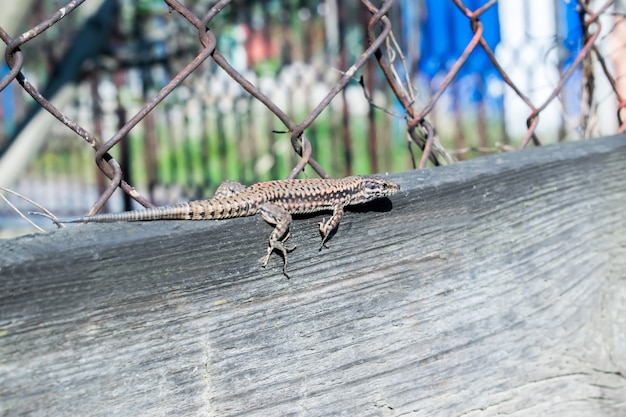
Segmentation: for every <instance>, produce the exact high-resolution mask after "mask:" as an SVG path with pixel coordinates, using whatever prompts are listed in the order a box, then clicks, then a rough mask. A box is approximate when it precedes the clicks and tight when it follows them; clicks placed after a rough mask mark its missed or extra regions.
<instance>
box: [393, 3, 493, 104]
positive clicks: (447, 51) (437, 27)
mask: <svg viewBox="0 0 626 417" xmlns="http://www.w3.org/2000/svg"><path fill="white" fill-rule="evenodd" d="M408 1H410V0H405V3H406V2H408ZM485 3H486V0H465V1H464V4H465V5H466V6H467V7H468V8H469V9H470V10H476V9H478V8H480V7H481V6H483V5H484V4H485ZM424 5H425V7H426V10H425V20H424V23H423V26H422V34H421V49H422V59H421V60H420V61H419V64H418V70H419V72H420V75H421V76H422V77H424V78H425V79H426V80H427V82H428V83H429V84H430V85H431V89H432V90H433V91H434V90H435V89H436V88H437V87H438V86H439V81H440V80H438V78H439V77H442V76H444V75H445V74H447V73H448V72H449V71H450V69H451V68H452V66H453V65H454V63H455V61H456V60H457V59H458V58H459V57H460V56H461V55H462V54H463V51H464V50H465V48H466V47H467V45H468V44H469V42H470V41H471V39H472V37H473V36H474V32H473V31H472V28H471V26H470V20H469V18H468V17H467V16H466V15H465V14H464V13H463V12H462V11H461V9H459V8H458V7H457V6H456V5H455V4H454V3H452V2H451V1H441V0H424ZM479 20H480V21H481V23H482V24H483V34H482V36H483V38H484V39H485V41H486V42H487V45H489V47H490V48H491V50H492V51H493V50H495V48H496V46H497V45H498V44H499V43H500V21H499V18H498V4H497V3H496V4H494V5H493V6H491V7H490V8H489V9H487V10H486V11H485V12H483V13H482V14H481V15H480V17H479ZM499 79H501V78H500V75H499V74H498V72H497V71H496V70H495V68H494V67H493V65H492V64H491V61H490V60H489V57H488V56H487V54H486V52H485V51H484V50H483V48H482V47H481V46H479V45H478V46H477V47H476V48H474V50H473V51H472V53H471V54H470V56H469V57H468V59H467V61H466V62H465V63H464V64H463V66H462V67H461V70H460V71H459V73H458V74H457V76H456V78H455V81H454V83H453V84H454V85H452V86H451V87H452V90H455V91H457V92H458V94H455V96H456V97H455V99H456V100H458V105H459V106H460V108H461V109H465V108H466V107H467V106H472V105H474V104H476V103H477V102H482V103H484V102H485V101H488V103H484V104H487V105H489V107H491V108H493V109H500V108H501V100H502V97H501V94H499V95H497V96H492V95H489V94H488V88H487V86H488V85H489V83H491V82H494V81H495V80H499ZM433 80H435V82H434V83H433ZM433 91H431V92H433Z"/></svg>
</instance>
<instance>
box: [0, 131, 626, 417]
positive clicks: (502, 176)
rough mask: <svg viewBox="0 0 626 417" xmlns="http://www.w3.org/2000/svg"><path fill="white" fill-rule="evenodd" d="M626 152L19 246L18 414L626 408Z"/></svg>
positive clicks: (6, 396)
mask: <svg viewBox="0 0 626 417" xmlns="http://www.w3.org/2000/svg"><path fill="white" fill-rule="evenodd" d="M625 163H626V137H624V136H621V137H612V138H604V139H599V140H592V141H587V142H580V143H570V144H563V145H558V146H550V147H544V148H537V149H528V150H524V151H521V152H516V153H511V154H502V155H494V156H490V157H485V158H481V159H478V160H473V161H468V162H463V163H459V164H456V165H454V166H449V167H444V168H436V169H431V170H427V171H414V172H408V173H404V174H401V175H395V176H393V177H392V178H394V179H395V180H397V181H398V183H399V184H400V185H401V187H402V191H401V193H400V194H398V195H396V196H394V197H393V198H392V199H391V201H387V202H383V203H381V204H374V205H369V206H367V207H365V208H362V209H359V210H356V211H352V212H348V213H346V215H345V216H344V219H343V221H342V223H341V225H340V226H339V230H338V231H337V233H336V234H335V236H334V237H333V238H332V239H331V240H330V242H329V244H330V246H331V248H330V249H329V250H324V251H321V252H320V251H318V248H319V244H320V237H319V232H318V230H317V223H319V221H320V220H321V217H322V216H312V217H307V218H304V219H301V220H296V221H295V222H294V223H293V225H292V228H291V231H292V237H291V240H290V243H295V244H297V245H298V248H297V249H296V251H295V252H293V253H291V256H290V258H289V262H290V264H289V270H290V272H291V275H292V279H291V280H287V279H286V278H285V277H284V276H282V274H281V267H282V261H281V259H280V258H279V257H278V256H277V255H276V256H275V257H273V258H272V260H271V261H270V264H269V265H268V267H267V268H266V269H262V268H261V267H260V263H259V261H260V259H261V258H262V256H263V254H264V253H265V248H266V245H267V237H268V236H269V233H270V231H271V227H270V226H268V225H266V224H265V223H264V222H263V221H262V220H261V219H259V218H245V219H234V220H227V221H209V222H152V223H148V222H146V223H137V224H89V225H84V226H78V227H72V228H67V229H64V230H60V231H56V232H53V233H50V234H48V235H33V236H27V237H22V238H18V239H12V240H6V241H2V242H0V415H3V416H4V415H7V416H13V415H57V416H60V415H72V416H75V415H89V416H99V415H124V416H128V415H137V416H139V415H146V416H162V415H163V416H164V415H181V416H187V415H190V416H191V415H193V416H196V415H200V416H202V415H204V416H243V415H245V416H268V415H302V416H329V415H345V416H400V415H403V416H407V415H410V416H437V415H441V416H454V415H457V416H491V415H498V414H509V415H514V416H537V415H542V416H563V415H567V416H590V415H594V416H623V415H626V176H625V175H624V173H625V167H626V164H625Z"/></svg>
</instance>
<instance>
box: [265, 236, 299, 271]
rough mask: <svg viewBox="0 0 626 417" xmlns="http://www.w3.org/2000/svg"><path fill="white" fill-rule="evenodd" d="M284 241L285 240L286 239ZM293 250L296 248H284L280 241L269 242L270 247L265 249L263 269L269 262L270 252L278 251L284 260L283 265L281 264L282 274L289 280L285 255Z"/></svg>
mask: <svg viewBox="0 0 626 417" xmlns="http://www.w3.org/2000/svg"><path fill="white" fill-rule="evenodd" d="M284 240H287V239H286V238H285V239H284ZM294 249H296V246H295V245H294V246H285V245H284V243H283V242H281V241H280V240H277V241H275V242H271V241H270V246H269V247H268V248H267V255H266V256H265V259H264V260H263V268H265V267H266V266H267V263H268V262H269V260H270V256H271V255H272V252H274V250H277V251H279V252H280V253H281V254H282V256H283V259H284V264H283V274H284V275H285V276H286V277H287V278H291V277H290V276H289V273H288V272H287V253H289V252H291V251H293V250H294Z"/></svg>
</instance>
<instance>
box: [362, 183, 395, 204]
mask: <svg viewBox="0 0 626 417" xmlns="http://www.w3.org/2000/svg"><path fill="white" fill-rule="evenodd" d="M362 180H363V183H362V184H363V185H362V189H361V193H362V196H363V202H366V201H371V200H374V199H376V198H382V197H388V196H390V195H394V194H395V193H397V192H398V191H400V186H399V185H398V184H396V183H395V182H392V181H389V180H386V179H383V178H380V177H362Z"/></svg>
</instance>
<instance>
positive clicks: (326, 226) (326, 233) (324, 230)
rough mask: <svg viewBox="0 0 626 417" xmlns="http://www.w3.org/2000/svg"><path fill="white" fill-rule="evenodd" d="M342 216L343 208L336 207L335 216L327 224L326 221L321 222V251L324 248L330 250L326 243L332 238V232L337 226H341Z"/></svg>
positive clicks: (334, 209)
mask: <svg viewBox="0 0 626 417" xmlns="http://www.w3.org/2000/svg"><path fill="white" fill-rule="evenodd" d="M342 216H343V206H335V207H334V208H333V215H332V216H331V218H330V219H328V221H327V222H324V219H322V221H321V222H320V233H321V234H322V245H321V246H320V250H322V248H328V245H327V244H326V241H327V240H328V238H329V237H330V234H331V232H332V231H333V230H335V228H336V227H337V225H339V222H340V221H341V217H342Z"/></svg>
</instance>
